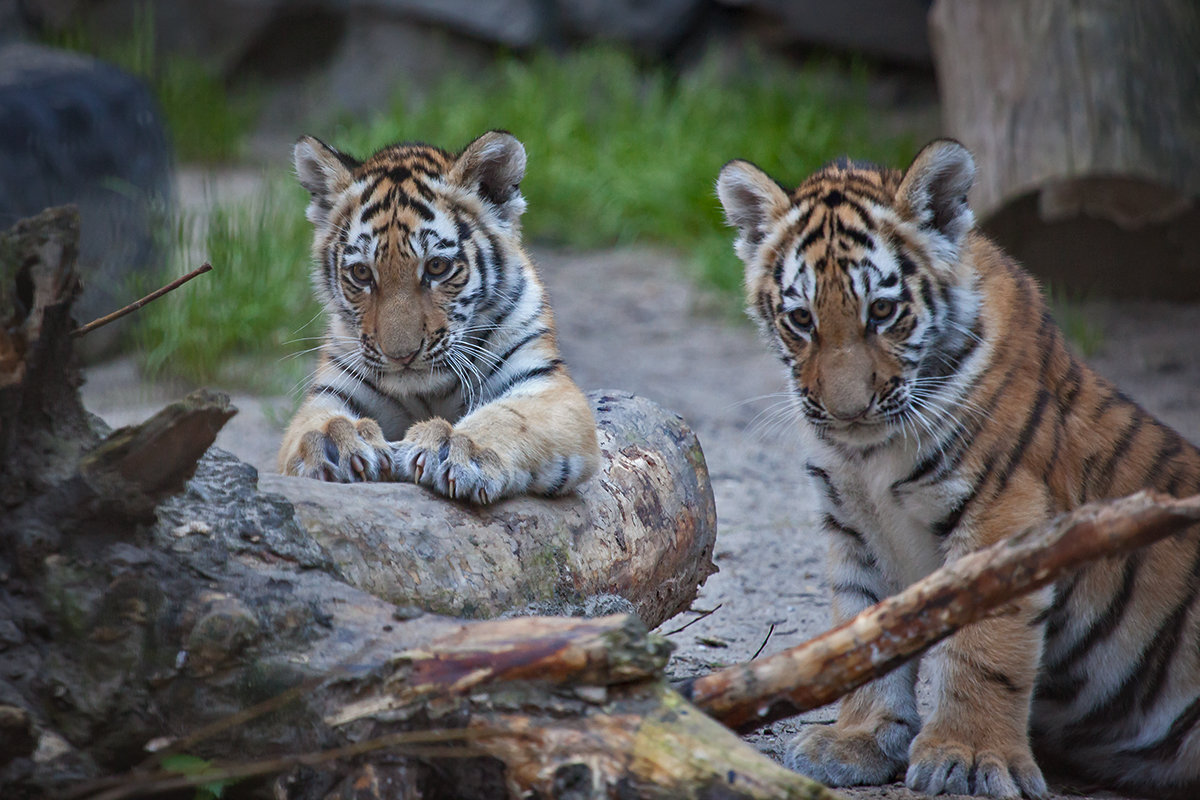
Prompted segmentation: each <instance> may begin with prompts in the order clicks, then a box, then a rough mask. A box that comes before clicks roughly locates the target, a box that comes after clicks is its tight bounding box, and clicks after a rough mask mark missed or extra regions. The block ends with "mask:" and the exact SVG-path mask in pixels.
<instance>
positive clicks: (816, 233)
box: [796, 225, 825, 255]
mask: <svg viewBox="0 0 1200 800" xmlns="http://www.w3.org/2000/svg"><path fill="white" fill-rule="evenodd" d="M824 236H825V230H824V227H823V226H821V225H818V226H816V227H815V228H813V229H812V230H811V231H809V232H808V233H806V234H804V238H802V239H801V240H800V244H798V245H797V246H796V254H797V255H802V254H803V253H804V251H805V250H807V249H808V248H809V246H810V245H811V244H812V243H813V242H815V241H816V240H817V239H821V238H824Z"/></svg>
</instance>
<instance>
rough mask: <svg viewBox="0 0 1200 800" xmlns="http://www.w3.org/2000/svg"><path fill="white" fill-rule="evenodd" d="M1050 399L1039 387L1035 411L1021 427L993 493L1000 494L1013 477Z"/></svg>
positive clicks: (1048, 394)
mask: <svg viewBox="0 0 1200 800" xmlns="http://www.w3.org/2000/svg"><path fill="white" fill-rule="evenodd" d="M1049 401H1050V392H1048V391H1046V390H1045V389H1039V390H1038V393H1037V400H1035V401H1034V404H1033V411H1031V412H1030V413H1029V416H1028V417H1027V418H1026V419H1025V425H1024V426H1022V428H1021V433H1020V434H1019V435H1018V436H1017V443H1016V445H1015V446H1014V447H1013V449H1012V450H1010V451H1009V455H1008V463H1007V464H1005V465H1004V470H1003V471H1002V472H1001V473H1000V475H999V477H997V478H996V488H995V489H994V490H993V495H999V494H1000V493H1002V492H1003V491H1004V488H1005V487H1006V486H1008V480H1009V478H1011V477H1012V474H1013V472H1015V471H1016V469H1017V463H1018V462H1019V461H1020V460H1021V457H1022V456H1023V455H1025V450H1026V449H1027V448H1028V447H1029V444H1030V442H1032V441H1033V437H1034V435H1035V434H1036V433H1037V429H1038V427H1039V426H1040V425H1041V422H1042V414H1043V413H1045V411H1046V404H1047V403H1048V402H1049Z"/></svg>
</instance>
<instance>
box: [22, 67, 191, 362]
mask: <svg viewBox="0 0 1200 800" xmlns="http://www.w3.org/2000/svg"><path fill="white" fill-rule="evenodd" d="M170 183H171V153H170V148H169V146H168V141H167V134H166V131H165V129H164V127H163V124H162V122H161V120H160V117H159V113H158V109H157V106H156V104H155V102H154V99H153V98H152V97H151V95H150V92H149V90H148V89H147V88H146V86H145V85H144V84H143V83H142V82H141V81H139V80H138V79H136V78H134V77H132V76H131V75H128V74H126V73H124V72H122V71H121V70H119V69H117V68H116V67H113V66H111V65H109V64H105V63H102V62H100V61H96V60H95V59H91V58H87V57H85V56H80V55H76V54H73V53H65V52H62V51H58V50H54V49H51V48H47V47H41V46H37V45H31V44H20V43H18V44H9V45H5V46H2V47H0V229H3V228H7V227H9V226H10V225H12V224H14V223H15V222H16V221H17V220H18V219H20V218H22V217H25V216H30V215H33V214H36V213H38V212H40V211H41V210H42V209H44V208H46V207H48V206H54V205H61V204H64V203H75V204H76V205H78V206H79V212H80V218H81V222H82V230H81V236H80V245H79V247H80V253H79V263H80V272H81V274H82V276H83V281H84V290H83V295H82V297H81V298H80V300H79V301H78V303H77V304H76V306H75V310H74V313H75V317H76V319H78V320H80V321H83V322H87V321H90V320H91V319H94V318H95V317H98V316H101V315H102V314H105V313H107V312H109V311H113V310H115V309H117V308H119V307H121V306H123V305H125V304H126V303H128V302H129V301H130V300H132V299H134V298H133V297H132V296H131V295H132V293H133V291H134V287H133V285H132V282H131V276H132V275H133V274H135V273H137V272H138V271H141V270H147V269H157V267H158V266H159V264H158V248H157V247H156V244H155V242H156V239H155V235H156V231H159V230H162V228H163V225H162V223H163V220H164V218H165V212H166V202H167V198H168V197H169V192H170ZM116 333H117V331H116V328H115V327H114V328H112V329H100V330H99V331H97V332H96V333H94V334H92V335H90V336H88V337H87V339H85V340H83V345H84V346H85V347H89V348H92V349H97V348H99V349H103V347H104V345H105V344H106V340H108V339H110V337H113V336H115V335H116Z"/></svg>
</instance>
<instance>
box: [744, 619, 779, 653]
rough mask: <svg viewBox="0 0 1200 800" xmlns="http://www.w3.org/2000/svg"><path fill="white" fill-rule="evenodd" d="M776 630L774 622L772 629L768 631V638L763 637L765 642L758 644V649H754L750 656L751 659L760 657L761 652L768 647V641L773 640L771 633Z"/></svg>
mask: <svg viewBox="0 0 1200 800" xmlns="http://www.w3.org/2000/svg"><path fill="white" fill-rule="evenodd" d="M774 632H775V623H774V622H772V623H771V630H769V631H767V638H765V639H763V643H762V644H760V645H759V646H758V649H757V650H755V651H754V655H752V656H750V660H751V661H753V660H754V659H756V658H758V655H759V653H761V652H762V651H763V650H765V649H767V642H769V641H771V634H772V633H774Z"/></svg>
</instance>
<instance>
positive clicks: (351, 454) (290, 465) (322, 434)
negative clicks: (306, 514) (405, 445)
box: [284, 416, 398, 483]
mask: <svg viewBox="0 0 1200 800" xmlns="http://www.w3.org/2000/svg"><path fill="white" fill-rule="evenodd" d="M396 472H397V469H396V464H395V462H394V461H393V456H392V447H391V445H390V444H389V443H388V441H387V440H386V439H384V437H383V431H382V430H381V429H380V428H379V423H377V422H375V420H373V419H360V420H357V421H356V420H352V419H350V418H349V417H343V416H335V417H331V418H329V419H328V420H327V421H325V422H324V424H322V425H320V426H318V427H316V428H313V429H312V430H309V431H306V432H305V433H303V434H302V435H301V436H300V437H299V439H297V441H296V444H295V447H294V448H293V451H292V453H291V454H290V455H289V456H288V457H287V458H286V459H285V460H284V473H285V474H287V475H298V476H300V477H302V478H316V479H318V480H323V481H331V482H335V483H356V482H360V481H390V480H394V479H395V478H396V477H398V476H397V475H396Z"/></svg>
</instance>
